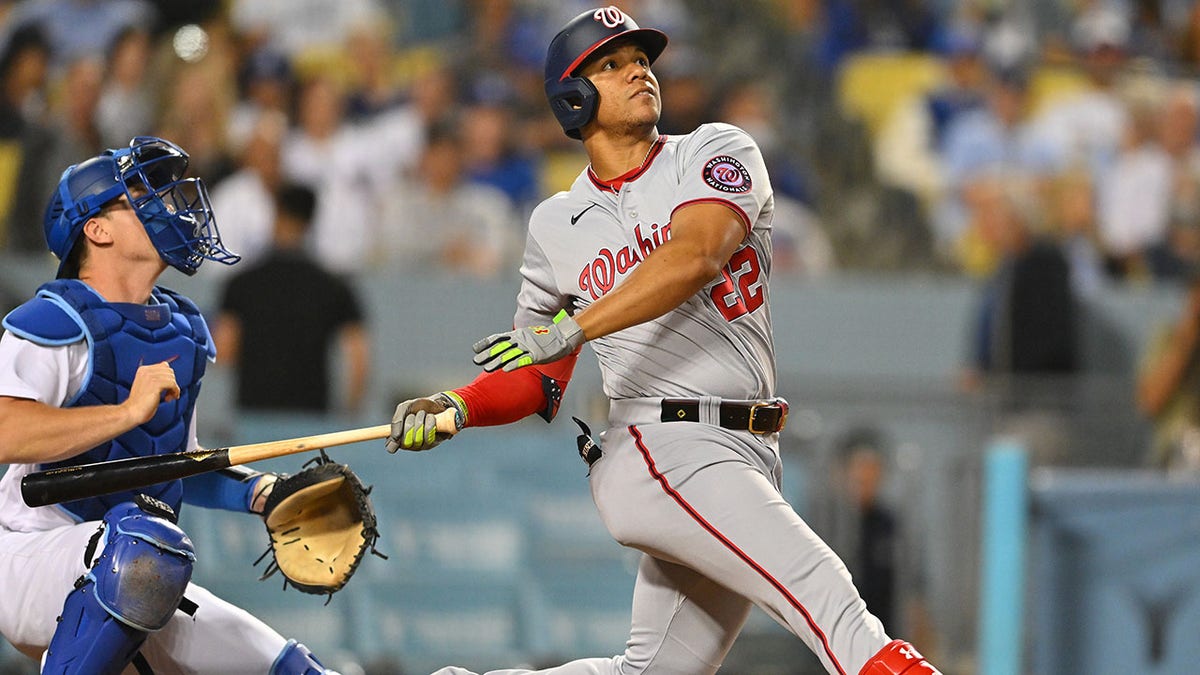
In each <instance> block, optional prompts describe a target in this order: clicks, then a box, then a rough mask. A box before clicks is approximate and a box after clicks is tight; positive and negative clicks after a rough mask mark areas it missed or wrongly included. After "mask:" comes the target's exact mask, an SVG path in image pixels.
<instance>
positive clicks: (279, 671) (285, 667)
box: [270, 640, 337, 675]
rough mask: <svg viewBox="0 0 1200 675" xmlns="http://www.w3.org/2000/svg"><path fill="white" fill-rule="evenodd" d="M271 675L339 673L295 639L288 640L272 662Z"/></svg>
mask: <svg viewBox="0 0 1200 675" xmlns="http://www.w3.org/2000/svg"><path fill="white" fill-rule="evenodd" d="M270 675H337V673H334V672H333V671H332V670H326V669H325V666H323V665H321V662H320V661H318V660H317V657H315V656H313V653H312V652H311V651H309V649H308V647H305V646H304V645H303V644H301V643H299V642H296V641H295V640H288V641H287V644H286V645H284V647H283V651H281V652H279V656H278V657H276V659H275V663H273V664H271V673H270Z"/></svg>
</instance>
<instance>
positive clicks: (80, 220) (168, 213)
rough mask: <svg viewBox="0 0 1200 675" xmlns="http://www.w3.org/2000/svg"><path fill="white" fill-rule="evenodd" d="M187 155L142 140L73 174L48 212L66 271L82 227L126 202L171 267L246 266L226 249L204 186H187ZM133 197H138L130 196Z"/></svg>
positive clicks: (190, 270)
mask: <svg viewBox="0 0 1200 675" xmlns="http://www.w3.org/2000/svg"><path fill="white" fill-rule="evenodd" d="M187 166H188V155H187V153H186V152H184V151H183V150H182V149H181V148H180V147H179V146H178V145H175V144H174V143H171V142H170V141H165V140H163V139H161V138H154V137H152V136H138V137H137V138H134V139H133V140H132V141H130V142H129V147H127V148H110V149H108V150H105V151H104V152H102V153H100V154H99V155H98V156H96V157H93V158H91V159H88V160H85V161H83V162H80V163H79V164H74V165H72V166H70V167H67V169H66V170H65V171H63V173H62V177H61V178H60V179H59V182H58V188H57V189H55V191H54V194H53V195H52V196H51V197H50V203H49V204H47V205H46V214H45V216H44V218H43V222H42V226H43V228H44V229H45V234H46V245H47V246H48V247H49V248H50V252H51V253H53V254H54V255H55V257H57V258H58V259H59V266H58V276H59V277H63V276H73V275H74V274H77V273H78V272H79V270H72V269H65V267H66V266H67V261H68V259H69V256H70V253H71V249H72V248H74V246H75V242H76V241H77V240H78V239H79V233H80V232H81V231H82V229H83V224H84V223H86V222H87V221H88V219H89V218H92V217H94V216H95V215H96V214H98V213H100V210H101V208H103V207H104V206H105V205H106V204H108V203H109V202H111V201H113V200H115V199H118V198H119V197H121V196H122V195H124V196H125V197H127V198H128V199H129V204H130V206H132V207H133V210H134V212H135V213H137V216H138V219H139V220H141V221H142V225H144V226H145V228H146V233H147V234H148V235H149V236H150V241H151V243H153V244H154V248H155V249H156V250H157V251H158V254H159V255H160V256H162V259H163V261H164V262H166V263H167V264H168V265H170V266H171V267H174V268H175V269H177V270H179V271H181V272H183V273H184V274H187V275H189V276H190V275H192V274H195V273H196V270H197V269H199V267H200V263H201V262H203V261H204V260H205V259H208V260H216V261H217V262H221V263H224V264H226V265H232V264H233V263H235V262H237V261H238V260H240V259H241V258H240V257H239V256H237V255H235V254H233V253H231V252H230V251H228V250H226V249H225V248H224V247H223V246H222V245H221V235H220V233H218V231H217V223H216V220H215V219H214V218H213V212H212V207H211V206H209V202H208V189H207V188H205V186H204V182H203V181H202V180H200V179H199V178H184V177H183V174H184V172H186V171H187ZM131 190H132V191H131Z"/></svg>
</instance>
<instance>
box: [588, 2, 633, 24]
mask: <svg viewBox="0 0 1200 675" xmlns="http://www.w3.org/2000/svg"><path fill="white" fill-rule="evenodd" d="M592 18H593V19H595V20H596V21H599V22H600V23H602V24H604V26H605V28H616V27H617V26H620V25H621V24H623V23H625V14H624V13H623V12H622V11H621V10H619V9H617V8H616V7H614V6H612V5H609V6H608V7H605V8H604V9H598V10H596V12H595V13H594V14H592Z"/></svg>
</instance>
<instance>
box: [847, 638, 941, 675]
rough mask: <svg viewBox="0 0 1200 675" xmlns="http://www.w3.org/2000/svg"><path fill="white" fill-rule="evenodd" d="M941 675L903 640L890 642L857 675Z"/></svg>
mask: <svg viewBox="0 0 1200 675" xmlns="http://www.w3.org/2000/svg"><path fill="white" fill-rule="evenodd" d="M901 674H903V675H942V673H941V671H940V670H938V669H937V668H934V667H933V666H932V665H930V664H929V662H928V661H926V660H925V657H924V656H921V652H918V651H917V649H916V647H913V646H912V645H910V644H908V643H907V642H905V641H904V640H892V641H891V642H889V643H888V644H887V646H886V647H884V648H883V649H880V650H879V653H878V654H876V655H875V656H872V657H871V660H870V661H867V665H865V666H863V669H862V670H861V671H860V672H859V675H901Z"/></svg>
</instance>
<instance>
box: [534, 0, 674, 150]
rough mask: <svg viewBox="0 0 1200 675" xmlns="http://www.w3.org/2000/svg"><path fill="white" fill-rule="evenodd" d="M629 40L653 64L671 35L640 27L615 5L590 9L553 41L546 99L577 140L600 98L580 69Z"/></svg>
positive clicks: (567, 131)
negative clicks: (599, 52)
mask: <svg viewBox="0 0 1200 675" xmlns="http://www.w3.org/2000/svg"><path fill="white" fill-rule="evenodd" d="M619 37H625V38H630V39H632V40H633V41H634V42H636V43H637V45H638V46H639V47H641V48H642V49H643V50H644V51H645V52H646V56H647V57H649V58H650V63H654V60H655V59H657V58H658V57H659V55H660V54H662V52H663V50H664V49H666V47H667V35H666V33H663V32H662V31H659V30H655V29H653V28H639V27H638V25H637V23H636V22H635V21H634V20H633V19H631V18H630V17H629V16H628V15H627V14H625V13H624V12H622V11H621V10H619V9H617V8H616V7H613V6H611V5H610V6H608V7H604V8H601V9H590V10H588V11H586V12H584V13H582V14H580V15H579V16H577V17H575V18H574V19H571V20H570V21H569V22H567V25H565V26H563V28H562V30H560V31H558V34H557V35H555V36H554V39H553V40H551V41H550V48H549V49H548V50H547V51H546V98H547V99H549V101H550V109H551V110H553V111H554V116H555V117H557V118H558V123H559V124H561V125H562V128H563V131H564V132H566V134H567V135H568V136H570V137H571V138H574V139H579V138H582V136H581V134H580V131H579V130H580V129H582V128H583V127H584V125H586V124H587V123H588V122H590V121H592V117H593V116H595V114H596V103H597V100H598V99H599V97H600V94H599V92H597V91H596V87H595V86H594V85H593V84H592V83H591V82H590V81H588V79H587V78H584V77H577V76H576V73H577V72H579V69H580V67H581V66H582V65H583V64H584V62H585V61H587V60H588V57H590V56H591V55H592V54H594V53H595V52H596V50H598V49H600V48H601V47H603V46H604V45H606V44H608V43H610V42H612V41H613V40H615V39H617V38H619Z"/></svg>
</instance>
